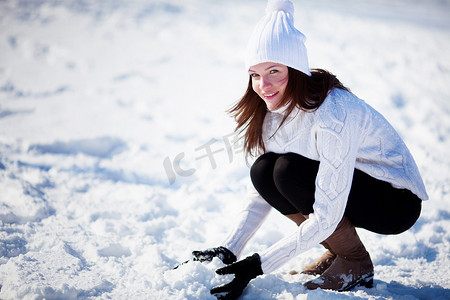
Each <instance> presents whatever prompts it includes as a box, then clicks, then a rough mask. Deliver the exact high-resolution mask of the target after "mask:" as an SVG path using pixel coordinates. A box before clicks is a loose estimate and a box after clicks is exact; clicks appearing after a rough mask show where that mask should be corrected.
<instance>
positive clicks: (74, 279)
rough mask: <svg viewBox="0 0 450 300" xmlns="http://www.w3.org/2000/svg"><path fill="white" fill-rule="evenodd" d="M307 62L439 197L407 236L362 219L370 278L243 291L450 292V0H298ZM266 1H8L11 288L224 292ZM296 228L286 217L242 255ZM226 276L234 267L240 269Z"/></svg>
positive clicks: (1, 250) (51, 292) (187, 294)
mask: <svg viewBox="0 0 450 300" xmlns="http://www.w3.org/2000/svg"><path fill="white" fill-rule="evenodd" d="M293 2H294V4H295V8H296V12H295V23H296V26H297V27H298V28H299V29H301V30H302V32H303V33H305V35H306V36H307V41H306V45H307V47H308V53H309V57H310V66H311V67H313V68H314V67H316V68H325V69H328V70H329V71H331V72H333V73H335V74H336V75H337V76H338V77H339V79H340V80H341V81H342V82H343V83H344V84H345V85H346V86H348V87H349V88H350V89H351V90H352V91H353V92H354V93H355V94H356V95H357V96H358V97H359V98H361V99H364V100H365V101H366V102H367V103H369V104H370V105H371V106H373V107H374V108H376V109H377V110H378V111H380V112H381V113H382V114H383V115H384V116H385V117H386V118H387V119H388V120H389V121H390V122H391V123H392V125H393V126H394V127H395V128H396V129H397V131H398V132H399V133H400V135H401V136H402V137H403V139H404V141H405V142H406V144H407V145H408V147H409V149H410V150H411V152H412V154H413V155H414V158H415V160H416V162H417V165H418V166H419V169H420V171H421V174H422V176H423V179H424V182H425V185H426V188H427V191H428V194H429V196H430V200H429V201H427V202H425V203H424V205H423V211H422V215H421V217H420V218H419V220H418V222H417V223H416V224H415V225H414V227H413V228H412V229H410V230H409V231H407V232H405V233H402V234H400V235H396V236H383V235H377V234H374V233H371V232H368V231H365V230H359V231H358V232H359V234H360V236H361V239H362V240H363V242H364V243H365V245H366V248H367V250H368V251H369V252H370V254H371V257H372V260H373V262H374V265H375V281H374V287H373V288H372V289H366V288H358V289H356V290H354V291H350V292H342V293H338V292H333V291H323V290H315V291H308V290H306V289H305V288H304V287H303V285H302V284H303V283H304V282H306V281H308V280H310V279H312V278H313V277H312V276H308V275H289V271H290V270H292V269H297V270H299V269H300V268H301V267H302V266H303V265H305V264H308V263H309V262H311V261H312V260H313V259H315V258H317V257H318V256H320V255H321V254H322V252H323V248H320V247H319V246H318V247H316V248H313V249H312V250H310V251H308V252H306V253H304V254H302V255H300V256H298V258H296V259H294V260H292V261H290V262H289V263H288V264H287V265H285V266H283V267H282V268H280V269H278V270H277V271H276V272H274V273H273V274H267V275H263V276H260V277H258V278H256V279H255V280H253V281H251V282H250V284H249V286H248V287H247V289H246V290H245V291H244V294H243V296H242V299H309V300H310V299H405V300H411V299H450V252H449V249H450V156H449V155H448V151H449V149H450V1H448V0H396V1H388V0H373V1H369V0H343V1H333V0H293ZM265 5H266V1H262V0H246V1H240V0H218V1H211V0H190V1H178V0H130V1H120V0H109V1H101V0H95V1H83V0H61V1H58V0H47V1H46V0H39V1H34V0H0V228H1V231H0V298H1V299H44V298H45V299H164V300H165V299H211V300H214V299H216V298H215V297H213V296H211V295H210V293H209V290H210V288H211V287H213V286H215V285H217V284H220V283H222V282H226V281H227V278H225V277H224V278H222V277H221V276H218V275H216V274H215V272H214V271H215V269H217V268H218V267H219V266H221V264H222V262H221V261H220V260H218V259H214V260H213V261H212V262H211V263H205V264H201V263H198V262H190V263H187V264H184V265H182V266H181V267H179V268H178V269H176V270H173V267H174V266H176V265H177V264H178V263H180V262H183V261H185V260H187V259H189V258H190V256H191V251H192V250H202V249H205V248H209V247H214V246H220V245H218V243H220V241H221V240H223V238H224V237H225V236H226V235H227V233H228V231H229V229H230V227H231V226H232V224H233V219H234V218H235V216H236V215H237V212H238V211H239V209H240V207H241V205H242V204H243V203H242V202H243V200H244V195H245V188H246V186H245V183H246V181H247V177H248V173H249V172H248V171H249V170H248V166H247V165H246V163H245V160H244V158H243V154H242V151H241V150H242V149H241V148H240V146H239V143H235V136H234V135H233V129H234V121H233V120H232V119H231V118H230V117H229V116H228V115H227V113H226V112H225V111H226V110H227V109H228V108H230V107H231V106H232V104H233V103H235V102H236V101H237V100H238V99H239V97H240V96H242V95H243V92H244V90H245V88H246V86H247V76H248V75H247V72H246V70H245V69H244V52H245V47H246V43H247V39H248V37H249V36H250V34H251V31H252V29H253V26H254V25H255V24H256V22H257V21H258V20H259V18H260V17H261V16H262V15H263V13H264V9H265ZM294 228H295V225H294V223H292V222H289V221H288V220H285V219H284V218H283V217H282V216H280V215H279V214H278V213H277V212H272V213H271V215H270V216H269V218H268V219H267V221H266V222H265V223H264V225H263V226H262V228H261V229H260V230H259V231H258V233H257V234H256V236H255V237H254V238H253V239H252V240H251V241H250V243H249V244H248V246H247V248H246V249H245V250H244V257H245V256H247V255H250V254H252V253H254V252H258V251H260V250H262V249H265V248H266V247H268V246H270V245H271V244H273V243H274V242H276V241H277V240H279V239H280V238H282V237H283V236H284V235H285V234H287V233H290V232H291V231H292V230H293V229H294ZM228 279H229V278H228Z"/></svg>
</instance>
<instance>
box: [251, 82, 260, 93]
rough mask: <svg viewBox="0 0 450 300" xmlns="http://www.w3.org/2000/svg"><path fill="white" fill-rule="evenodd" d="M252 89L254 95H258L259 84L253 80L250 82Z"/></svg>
mask: <svg viewBox="0 0 450 300" xmlns="http://www.w3.org/2000/svg"><path fill="white" fill-rule="evenodd" d="M252 88H253V91H254V92H255V93H259V84H258V82H256V81H255V80H253V81H252Z"/></svg>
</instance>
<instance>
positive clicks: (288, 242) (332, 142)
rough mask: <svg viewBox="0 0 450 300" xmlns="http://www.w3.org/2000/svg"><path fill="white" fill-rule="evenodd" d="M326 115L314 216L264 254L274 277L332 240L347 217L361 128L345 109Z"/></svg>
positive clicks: (320, 132)
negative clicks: (280, 269)
mask: <svg viewBox="0 0 450 300" xmlns="http://www.w3.org/2000/svg"><path fill="white" fill-rule="evenodd" d="M337 106H338V104H336V105H335V108H334V109H333V111H331V112H330V111H327V110H326V109H325V111H322V112H321V113H320V114H319V117H318V124H317V126H316V129H315V130H316V147H317V151H318V153H319V158H320V166H319V170H318V173H317V178H316V191H315V202H314V205H313V209H314V213H312V214H310V215H309V218H308V219H307V220H306V221H305V222H303V223H302V224H301V225H300V226H299V227H298V228H297V230H296V231H295V232H294V233H292V234H291V235H289V236H287V237H286V238H284V239H282V240H280V241H279V242H277V243H276V244H274V245H273V246H271V247H270V248H268V249H266V250H265V251H262V252H260V256H261V263H262V269H263V271H264V273H270V272H272V271H274V270H275V269H277V268H278V267H280V266H281V265H283V264H284V263H286V262H287V261H288V260H290V259H291V258H292V257H294V256H296V255H298V254H299V253H302V252H305V251H306V250H308V249H311V248H312V247H314V246H315V245H317V244H319V243H320V242H322V241H323V240H325V239H326V238H327V237H329V236H330V235H331V234H332V233H333V232H334V230H335V229H336V226H337V225H338V223H339V221H340V220H341V219H342V216H343V215H344V211H345V207H346V204H347V198H348V195H349V193H350V188H351V183H352V178H353V172H354V168H355V162H356V153H357V149H358V143H359V136H360V131H359V130H358V129H357V128H358V127H359V126H358V124H356V123H355V122H354V121H352V120H351V119H352V118H351V117H350V116H349V115H347V114H346V112H345V111H344V110H343V109H339V108H341V107H337Z"/></svg>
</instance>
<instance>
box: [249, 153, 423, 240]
mask: <svg viewBox="0 0 450 300" xmlns="http://www.w3.org/2000/svg"><path fill="white" fill-rule="evenodd" d="M318 169H319V162H318V161H315V160H311V159H308V158H305V157H303V156H301V155H298V154H296V153H286V154H276V153H272V152H269V153H266V154H263V155H261V156H260V157H259V158H258V159H257V160H256V161H255V163H254V164H253V166H252V167H251V170H250V175H251V179H252V182H253V185H254V186H255V188H256V190H257V191H258V192H259V194H260V195H261V196H262V197H263V198H264V199H265V200H266V201H267V202H268V203H269V204H270V205H271V206H273V207H274V208H275V209H277V210H278V211H280V212H281V213H282V214H284V215H288V214H295V213H299V212H300V213H302V214H304V215H307V214H310V213H312V212H313V204H314V192H315V181H316V176H317V171H318ZM421 206H422V201H421V200H420V198H418V197H417V196H416V195H414V194H413V193H411V192H410V191H409V190H406V189H396V188H394V187H393V186H392V185H391V184H389V183H387V182H384V181H381V180H378V179H375V178H373V177H371V176H369V175H367V174H366V173H364V172H362V171H360V170H358V169H355V171H354V174H353V181H352V187H351V189H350V194H349V197H348V201H347V207H346V209H345V215H346V216H347V218H348V219H349V220H350V221H351V222H352V223H353V224H354V225H355V226H356V227H361V228H365V229H367V230H370V231H373V232H376V233H382V234H398V233H401V232H404V231H405V230H407V229H409V228H410V227H411V226H412V225H414V223H415V222H416V221H417V219H418V218H419V215H420V211H421Z"/></svg>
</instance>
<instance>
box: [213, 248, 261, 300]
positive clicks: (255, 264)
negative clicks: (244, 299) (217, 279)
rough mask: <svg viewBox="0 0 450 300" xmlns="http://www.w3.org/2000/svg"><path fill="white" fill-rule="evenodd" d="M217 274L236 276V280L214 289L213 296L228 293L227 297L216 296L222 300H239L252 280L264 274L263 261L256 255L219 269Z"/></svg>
mask: <svg viewBox="0 0 450 300" xmlns="http://www.w3.org/2000/svg"><path fill="white" fill-rule="evenodd" d="M216 273H217V274H219V275H225V274H234V279H233V280H232V281H231V282H229V283H227V284H224V285H221V286H217V287H214V288H212V289H211V294H213V295H214V294H221V293H226V294H225V295H215V296H216V297H217V298H218V299H220V300H232V299H237V298H238V297H239V296H240V295H241V294H242V291H243V290H244V289H245V287H246V286H247V284H248V283H249V282H250V280H252V279H253V278H256V277H257V276H258V275H262V274H263V271H262V269H261V259H260V257H259V254H258V253H255V254H253V255H252V256H248V257H247V258H245V259H243V260H240V261H238V262H235V263H233V264H231V265H229V266H226V267H223V268H220V269H218V270H217V271H216Z"/></svg>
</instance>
